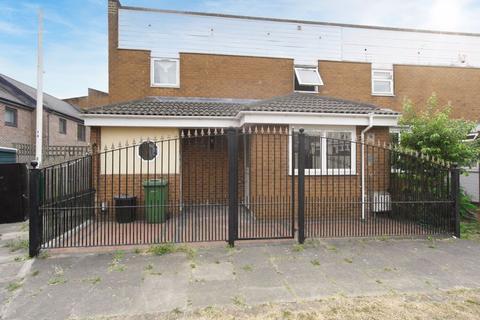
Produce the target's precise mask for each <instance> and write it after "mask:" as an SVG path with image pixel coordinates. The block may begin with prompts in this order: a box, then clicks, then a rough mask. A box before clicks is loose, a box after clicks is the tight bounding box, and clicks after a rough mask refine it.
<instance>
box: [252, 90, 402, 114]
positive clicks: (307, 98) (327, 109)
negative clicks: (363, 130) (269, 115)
mask: <svg viewBox="0 0 480 320" xmlns="http://www.w3.org/2000/svg"><path fill="white" fill-rule="evenodd" d="M244 110H250V111H273V112H306V113H348V114H369V113H373V114H384V115H397V114H399V113H398V112H395V111H392V110H390V109H384V108H380V107H378V106H375V105H373V104H368V103H362V102H356V101H350V100H344V99H338V98H331V97H325V96H319V95H317V94H311V93H293V94H290V95H288V96H283V97H276V98H272V99H267V100H262V101H259V102H257V103H253V104H251V105H248V106H247V108H245V109H244Z"/></svg>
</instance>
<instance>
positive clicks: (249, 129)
mask: <svg viewBox="0 0 480 320" xmlns="http://www.w3.org/2000/svg"><path fill="white" fill-rule="evenodd" d="M248 133H249V134H251V133H252V127H251V126H248Z"/></svg>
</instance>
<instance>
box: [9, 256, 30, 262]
mask: <svg viewBox="0 0 480 320" xmlns="http://www.w3.org/2000/svg"><path fill="white" fill-rule="evenodd" d="M28 259H29V257H28V255H24V256H19V257H15V259H13V261H15V262H22V261H25V260H28Z"/></svg>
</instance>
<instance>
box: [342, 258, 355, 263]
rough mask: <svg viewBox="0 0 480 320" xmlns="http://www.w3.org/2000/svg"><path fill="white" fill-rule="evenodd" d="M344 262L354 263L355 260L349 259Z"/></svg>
mask: <svg viewBox="0 0 480 320" xmlns="http://www.w3.org/2000/svg"><path fill="white" fill-rule="evenodd" d="M343 261H345V262H346V263H353V260H352V259H349V258H345V259H343Z"/></svg>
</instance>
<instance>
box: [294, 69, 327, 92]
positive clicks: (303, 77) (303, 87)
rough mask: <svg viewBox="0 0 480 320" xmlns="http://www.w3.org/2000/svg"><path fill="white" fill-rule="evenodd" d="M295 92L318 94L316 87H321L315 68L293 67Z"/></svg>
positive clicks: (321, 83) (321, 82) (320, 79)
mask: <svg viewBox="0 0 480 320" xmlns="http://www.w3.org/2000/svg"><path fill="white" fill-rule="evenodd" d="M294 70H295V91H297V92H313V93H315V92H318V86H322V85H323V81H322V78H321V77H320V74H319V73H318V68H317V67H295V68H294Z"/></svg>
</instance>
